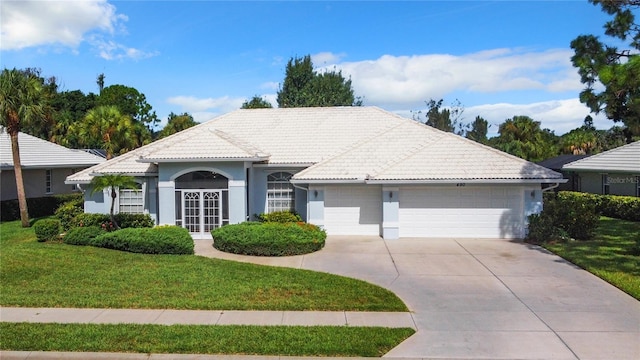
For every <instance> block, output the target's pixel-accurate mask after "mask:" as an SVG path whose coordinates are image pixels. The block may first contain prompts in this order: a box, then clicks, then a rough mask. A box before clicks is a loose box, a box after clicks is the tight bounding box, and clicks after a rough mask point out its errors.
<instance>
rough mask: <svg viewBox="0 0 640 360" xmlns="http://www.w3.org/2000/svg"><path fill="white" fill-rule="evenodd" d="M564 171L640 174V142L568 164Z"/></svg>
mask: <svg viewBox="0 0 640 360" xmlns="http://www.w3.org/2000/svg"><path fill="white" fill-rule="evenodd" d="M562 169H563V170H574V171H576V170H584V171H600V172H629V173H635V174H640V141H636V142H633V143H631V144H627V145H624V146H620V147H617V148H615V149H611V150H609V151H605V152H602V153H600V154H596V155H593V156H590V157H588V158H585V159H581V160H578V161H574V162H571V163H568V164H566V165H564V166H563V167H562Z"/></svg>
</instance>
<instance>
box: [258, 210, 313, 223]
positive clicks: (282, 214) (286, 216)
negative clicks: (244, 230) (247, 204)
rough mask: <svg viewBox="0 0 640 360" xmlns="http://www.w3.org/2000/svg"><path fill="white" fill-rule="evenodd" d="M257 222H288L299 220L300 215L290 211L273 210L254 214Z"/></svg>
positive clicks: (300, 219)
mask: <svg viewBox="0 0 640 360" xmlns="http://www.w3.org/2000/svg"><path fill="white" fill-rule="evenodd" d="M256 217H257V218H258V221H259V222H276V223H289V222H301V221H302V218H301V217H300V215H298V214H296V213H295V212H292V211H286V210H285V211H274V212H270V213H266V214H260V215H256Z"/></svg>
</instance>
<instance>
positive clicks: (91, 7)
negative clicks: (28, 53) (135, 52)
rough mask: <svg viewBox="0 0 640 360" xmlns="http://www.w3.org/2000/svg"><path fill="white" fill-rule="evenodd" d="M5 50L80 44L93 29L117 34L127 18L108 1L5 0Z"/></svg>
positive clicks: (72, 46) (3, 15) (3, 20)
mask: <svg viewBox="0 0 640 360" xmlns="http://www.w3.org/2000/svg"><path fill="white" fill-rule="evenodd" d="M0 7H1V8H0V10H1V15H0V22H1V23H2V25H1V29H2V44H1V45H0V48H1V49H2V50H20V49H23V48H27V47H32V46H41V45H62V46H65V47H71V48H75V47H77V46H78V45H79V44H80V43H81V42H82V41H83V40H84V37H85V34H86V33H88V32H91V31H96V30H97V31H101V32H106V33H109V34H113V33H114V32H115V30H116V29H118V28H119V26H120V24H121V22H123V21H126V20H127V17H126V16H124V15H120V14H117V13H116V8H115V6H113V5H111V4H109V3H107V1H106V0H89V1H27V0H23V1H2V2H1V3H0Z"/></svg>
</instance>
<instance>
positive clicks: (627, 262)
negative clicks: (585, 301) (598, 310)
mask: <svg viewBox="0 0 640 360" xmlns="http://www.w3.org/2000/svg"><path fill="white" fill-rule="evenodd" d="M543 246H544V247H545V248H546V249H548V250H550V251H552V252H554V253H555V254H557V255H559V256H561V257H563V258H564V259H566V260H568V261H571V262H572V263H574V264H576V265H578V266H580V267H582V268H583V269H585V270H587V271H589V272H591V273H593V274H595V275H596V276H598V277H600V278H602V279H604V280H605V281H607V282H609V283H611V284H613V285H614V286H616V287H618V288H619V289H621V290H622V291H624V292H626V293H628V294H629V295H631V296H633V297H634V298H636V299H638V300H640V256H639V255H640V254H638V251H639V250H640V249H638V246H640V222H633V221H625V220H620V219H613V218H608V217H601V218H600V221H599V224H598V229H597V231H596V235H595V237H594V239H593V240H589V241H570V242H557V243H546V244H543Z"/></svg>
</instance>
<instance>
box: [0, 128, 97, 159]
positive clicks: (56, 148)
mask: <svg viewBox="0 0 640 360" xmlns="http://www.w3.org/2000/svg"><path fill="white" fill-rule="evenodd" d="M18 145H19V146H20V163H21V165H22V168H23V169H44V168H73V167H88V166H93V165H95V164H99V163H102V162H104V161H105V159H104V158H102V157H99V156H96V155H93V154H90V153H88V152H86V151H83V150H77V149H69V148H66V147H64V146H61V145H58V144H54V143H52V142H49V141H46V140H42V139H40V138H37V137H35V136H31V135H29V134H25V133H22V132H21V133H19V134H18ZM0 168H1V169H3V170H5V169H6V170H10V169H13V153H12V150H11V138H10V137H9V134H8V133H7V132H6V131H5V129H4V128H2V127H0Z"/></svg>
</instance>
